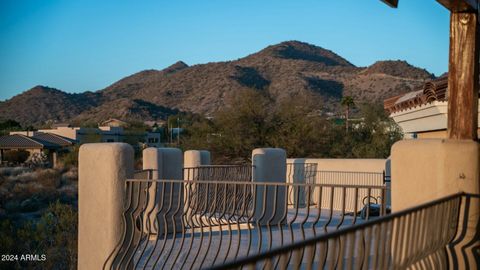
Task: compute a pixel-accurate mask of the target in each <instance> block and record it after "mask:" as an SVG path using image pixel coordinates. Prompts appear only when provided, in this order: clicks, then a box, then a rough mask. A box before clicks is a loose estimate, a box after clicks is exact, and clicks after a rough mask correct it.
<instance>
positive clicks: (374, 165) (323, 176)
mask: <svg viewBox="0 0 480 270" xmlns="http://www.w3.org/2000/svg"><path fill="white" fill-rule="evenodd" d="M386 161H387V160H386V159H310V158H289V159H287V163H294V164H305V163H309V164H316V168H315V170H316V172H315V173H314V176H313V177H308V178H309V180H308V181H309V182H313V183H316V184H336V185H372V186H381V185H383V172H384V171H385V164H386ZM296 170H298V169H297V168H296V167H295V166H287V171H286V173H287V182H288V183H292V182H299V181H301V179H295V178H296V177H295V175H296V172H295V171H296ZM343 172H347V173H346V174H345V173H343ZM348 172H352V174H348ZM357 172H358V173H360V174H355V173H357ZM362 172H363V173H366V174H361V173H362ZM370 173H374V174H370ZM305 180H307V179H305ZM305 180H304V181H305ZM312 180H313V181H312ZM331 189H332V188H329V187H325V188H323V192H322V194H321V196H320V194H319V193H320V192H319V189H318V188H315V190H314V191H313V192H312V193H311V198H312V199H311V200H312V202H313V203H318V198H322V201H321V207H322V208H330V207H331V206H330V200H331V196H332V195H331V194H332V190H331ZM342 192H343V191H342V189H341V188H334V190H333V206H332V208H333V209H334V210H342V209H343V207H345V210H346V211H358V210H360V208H361V207H362V206H363V204H362V201H363V198H364V197H367V196H368V189H360V190H358V196H357V198H356V199H355V189H354V188H348V189H347V190H346V199H345V202H346V203H345V206H344V204H343V194H342ZM300 196H301V197H302V194H301V193H300ZM304 196H306V195H303V197H304ZM370 196H372V197H375V198H381V196H382V191H381V189H372V190H371V191H370ZM386 196H387V198H385V199H386V202H387V204H390V198H389V197H390V193H387V194H386ZM355 200H357V206H355ZM355 207H357V208H355Z"/></svg>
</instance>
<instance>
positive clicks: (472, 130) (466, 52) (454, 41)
mask: <svg viewBox="0 0 480 270" xmlns="http://www.w3.org/2000/svg"><path fill="white" fill-rule="evenodd" d="M478 28H479V25H478V23H477V13H476V12H462V13H460V12H452V13H451V15H450V59H449V66H448V126H447V130H448V138H450V139H472V140H477V127H478V119H477V118H478V81H479V73H478V72H479V70H478V68H479V29H478Z"/></svg>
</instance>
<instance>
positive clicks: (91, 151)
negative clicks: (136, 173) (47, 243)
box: [78, 143, 133, 270]
mask: <svg viewBox="0 0 480 270" xmlns="http://www.w3.org/2000/svg"><path fill="white" fill-rule="evenodd" d="M78 165H79V168H78V177H79V181H78V212H79V213H78V269H81V270H83V269H85V270H90V269H103V265H104V263H105V261H106V260H107V258H108V257H109V255H110V254H111V253H112V252H113V250H114V248H115V247H116V245H117V243H118V242H119V240H120V238H121V235H122V228H123V222H122V214H123V207H124V200H125V180H126V179H129V178H133V148H132V147H131V146H130V145H128V144H125V143H91V144H84V145H82V146H81V147H80V153H79V161H78Z"/></svg>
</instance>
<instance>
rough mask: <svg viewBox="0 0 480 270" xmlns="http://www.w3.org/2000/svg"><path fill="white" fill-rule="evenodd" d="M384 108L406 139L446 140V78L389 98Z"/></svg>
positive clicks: (385, 101)
mask: <svg viewBox="0 0 480 270" xmlns="http://www.w3.org/2000/svg"><path fill="white" fill-rule="evenodd" d="M383 105H384V108H385V110H386V111H388V112H389V114H390V117H391V118H392V119H393V120H394V121H395V122H396V123H397V124H398V125H399V126H400V127H401V128H402V130H403V132H404V137H405V138H439V139H441V138H446V137H447V112H448V78H447V76H442V77H441V78H438V79H435V80H432V81H428V82H426V83H425V84H423V85H422V86H421V87H419V88H417V89H415V90H414V91H411V92H408V93H405V94H402V95H398V96H394V97H391V98H388V99H386V100H384V103H383ZM479 115H480V114H479ZM479 119H480V117H479Z"/></svg>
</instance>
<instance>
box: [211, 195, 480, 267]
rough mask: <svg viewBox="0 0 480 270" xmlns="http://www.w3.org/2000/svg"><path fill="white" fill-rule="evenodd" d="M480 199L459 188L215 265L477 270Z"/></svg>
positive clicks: (478, 196)
mask: <svg viewBox="0 0 480 270" xmlns="http://www.w3.org/2000/svg"><path fill="white" fill-rule="evenodd" d="M479 203H480V195H473V194H464V193H459V194H455V195H452V196H448V197H445V198H442V199H439V200H435V201H432V202H430V203H426V204H423V205H419V206H416V207H413V208H410V209H407V210H404V211H399V212H396V213H393V214H390V215H386V216H383V217H380V218H378V219H375V220H371V221H367V222H365V223H362V224H355V225H353V226H350V227H346V228H341V229H339V230H337V231H333V232H330V233H327V234H323V235H320V236H316V237H313V238H310V239H308V240H305V241H301V242H296V243H291V244H287V245H283V246H281V247H278V248H275V249H272V250H268V251H264V252H260V253H258V254H254V255H252V256H249V257H243V258H240V259H237V260H231V261H230V262H229V263H225V264H222V265H218V266H215V267H213V268H212V269H242V268H247V269H473V268H471V266H472V265H471V264H470V263H472V260H473V261H475V260H477V261H478V258H479V257H478V246H476V247H475V245H478V228H479V227H478V226H480V224H478V220H477V221H474V223H475V224H473V226H474V228H477V230H476V231H477V233H474V235H472V234H471V233H470V234H467V233H466V230H467V228H468V227H472V221H471V220H469V216H471V215H472V213H474V214H475V213H476V215H477V217H476V218H477V219H478V205H479ZM475 250H477V251H475ZM468 254H469V255H468ZM475 256H476V257H475Z"/></svg>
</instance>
